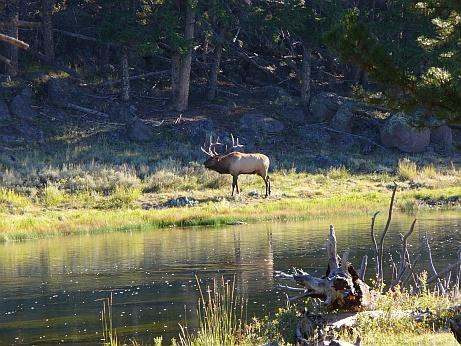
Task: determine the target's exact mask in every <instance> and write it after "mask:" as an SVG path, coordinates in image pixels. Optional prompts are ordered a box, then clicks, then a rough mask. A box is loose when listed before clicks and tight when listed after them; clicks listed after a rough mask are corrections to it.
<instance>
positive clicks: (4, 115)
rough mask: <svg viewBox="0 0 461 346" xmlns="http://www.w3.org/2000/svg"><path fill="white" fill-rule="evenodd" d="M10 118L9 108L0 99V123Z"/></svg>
mask: <svg viewBox="0 0 461 346" xmlns="http://www.w3.org/2000/svg"><path fill="white" fill-rule="evenodd" d="M10 119H11V114H10V110H9V109H8V105H7V104H6V102H5V101H3V100H2V99H0V123H5V122H8V121H9V120H10Z"/></svg>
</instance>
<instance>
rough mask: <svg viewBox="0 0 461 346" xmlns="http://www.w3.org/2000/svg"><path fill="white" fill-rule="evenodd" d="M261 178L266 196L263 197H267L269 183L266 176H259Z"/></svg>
mask: <svg viewBox="0 0 461 346" xmlns="http://www.w3.org/2000/svg"><path fill="white" fill-rule="evenodd" d="M259 176H260V177H261V178H263V180H264V185H265V186H266V195H265V196H264V197H267V196H268V195H270V192H269V183H268V181H267V176H264V175H259Z"/></svg>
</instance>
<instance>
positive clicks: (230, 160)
mask: <svg viewBox="0 0 461 346" xmlns="http://www.w3.org/2000/svg"><path fill="white" fill-rule="evenodd" d="M231 138H232V147H231V148H230V150H232V149H236V148H239V147H243V145H241V144H240V143H239V141H238V138H237V140H236V141H235V140H234V136H233V135H232V134H231ZM216 145H221V146H222V143H219V138H218V139H217V140H216V142H215V143H213V141H212V137H211V136H210V145H209V146H208V149H205V148H204V147H203V146H201V147H200V149H201V150H202V151H203V152H204V153H205V154H207V155H208V156H209V158H208V159H207V160H206V161H205V162H204V165H205V167H206V168H207V169H211V170H213V171H215V172H218V173H219V174H230V175H232V194H231V195H232V196H233V195H234V190H235V189H236V190H237V193H240V189H239V186H238V176H239V175H240V174H257V175H259V176H260V177H261V178H263V180H264V184H265V185H266V197H267V196H269V195H270V194H271V183H270V178H269V175H268V174H267V173H268V170H269V164H270V161H269V158H268V157H267V156H266V155H264V154H259V153H252V154H246V153H241V152H238V151H232V152H229V151H230V150H227V146H226V152H225V153H224V154H218V153H217V152H216V149H215V147H216Z"/></svg>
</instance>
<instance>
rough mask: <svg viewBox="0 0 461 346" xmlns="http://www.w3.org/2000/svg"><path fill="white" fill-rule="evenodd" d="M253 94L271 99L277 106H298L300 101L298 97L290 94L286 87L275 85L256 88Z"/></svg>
mask: <svg viewBox="0 0 461 346" xmlns="http://www.w3.org/2000/svg"><path fill="white" fill-rule="evenodd" d="M252 94H253V95H254V96H255V97H260V98H264V99H265V100H267V101H270V102H271V103H273V104H275V105H277V106H281V107H282V108H285V107H296V106H297V105H298V103H299V100H298V98H296V97H294V96H292V95H290V94H289V93H288V92H287V91H286V90H285V89H284V88H282V87H279V86H275V85H267V86H263V87H260V88H255V89H254V90H253V91H252Z"/></svg>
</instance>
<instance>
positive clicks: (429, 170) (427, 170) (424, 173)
mask: <svg viewBox="0 0 461 346" xmlns="http://www.w3.org/2000/svg"><path fill="white" fill-rule="evenodd" d="M420 175H421V177H422V178H426V179H434V178H435V177H437V170H436V169H435V167H434V165H432V164H430V165H427V166H424V167H423V168H422V169H421V173H420Z"/></svg>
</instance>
